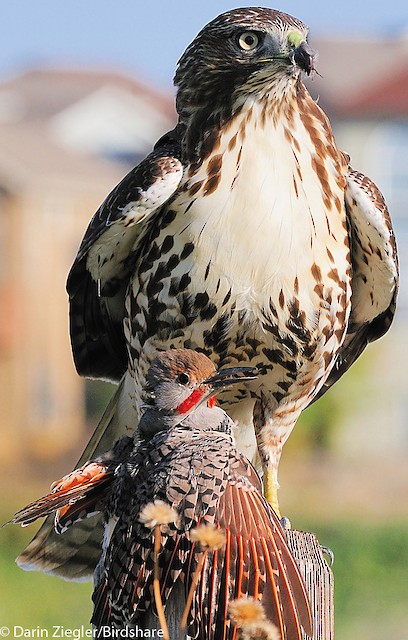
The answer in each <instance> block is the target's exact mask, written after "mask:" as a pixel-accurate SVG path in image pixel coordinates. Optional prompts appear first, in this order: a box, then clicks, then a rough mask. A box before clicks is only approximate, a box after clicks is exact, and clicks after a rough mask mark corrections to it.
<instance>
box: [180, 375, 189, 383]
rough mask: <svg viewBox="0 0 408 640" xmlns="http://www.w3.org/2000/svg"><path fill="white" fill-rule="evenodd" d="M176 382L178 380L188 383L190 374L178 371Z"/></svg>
mask: <svg viewBox="0 0 408 640" xmlns="http://www.w3.org/2000/svg"><path fill="white" fill-rule="evenodd" d="M177 382H179V383H180V384H188V383H189V382H190V376H189V375H188V373H180V375H179V376H178V378H177Z"/></svg>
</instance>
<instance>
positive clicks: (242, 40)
mask: <svg viewBox="0 0 408 640" xmlns="http://www.w3.org/2000/svg"><path fill="white" fill-rule="evenodd" d="M258 43H259V38H258V36H257V35H256V33H254V31H244V33H241V35H239V36H238V45H239V46H240V47H241V49H243V50H244V51H252V50H253V49H256V47H257V46H258Z"/></svg>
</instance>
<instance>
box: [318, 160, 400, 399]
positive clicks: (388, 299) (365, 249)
mask: <svg viewBox="0 0 408 640" xmlns="http://www.w3.org/2000/svg"><path fill="white" fill-rule="evenodd" d="M345 200H346V209H347V214H348V224H349V235H350V252H351V263H352V270H353V279H352V299H351V314H350V321H349V326H348V330H347V334H346V338H345V341H344V343H343V346H342V347H341V349H340V351H339V354H338V356H337V360H336V363H335V366H334V368H333V369H332V371H331V373H330V375H329V377H328V379H327V380H326V383H325V385H324V386H323V388H322V390H321V392H320V394H319V396H318V397H320V396H321V395H322V394H323V393H324V392H325V391H326V390H327V389H328V388H329V387H331V385H332V384H334V382H336V381H337V380H338V379H339V378H340V377H341V376H342V375H343V373H345V372H346V371H347V370H348V369H349V367H350V366H351V365H352V364H353V362H355V360H357V358H358V357H359V355H360V354H361V353H362V352H363V351H364V349H365V348H366V346H367V345H368V344H369V343H370V342H373V341H374V340H377V339H378V338H381V336H383V335H384V334H385V333H386V332H387V331H388V329H389V327H390V325H391V323H392V320H393V317H394V314H395V307H396V299H397V293H398V280H399V273H398V255H397V246H396V242H395V235H394V230H393V227H392V223H391V218H390V214H389V212H388V208H387V205H386V204H385V201H384V198H383V196H382V194H381V192H380V191H379V189H378V187H377V186H376V185H375V184H374V183H373V182H372V181H371V180H370V178H367V176H365V175H363V174H362V173H358V172H357V171H354V170H353V169H351V167H349V173H348V177H347V187H346V190H345Z"/></svg>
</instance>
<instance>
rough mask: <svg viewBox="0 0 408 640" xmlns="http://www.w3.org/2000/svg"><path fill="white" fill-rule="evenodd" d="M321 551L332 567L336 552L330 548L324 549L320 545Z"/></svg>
mask: <svg viewBox="0 0 408 640" xmlns="http://www.w3.org/2000/svg"><path fill="white" fill-rule="evenodd" d="M320 550H321V552H322V553H323V554H324V555H325V556H327V558H328V565H329V566H330V567H332V566H333V564H334V552H333V551H332V550H331V549H330V547H324V546H323V545H320Z"/></svg>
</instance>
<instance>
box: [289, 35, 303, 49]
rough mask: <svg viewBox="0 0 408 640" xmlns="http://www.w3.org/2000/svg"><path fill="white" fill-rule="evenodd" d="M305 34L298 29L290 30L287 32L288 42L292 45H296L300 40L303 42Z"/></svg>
mask: <svg viewBox="0 0 408 640" xmlns="http://www.w3.org/2000/svg"><path fill="white" fill-rule="evenodd" d="M304 40H305V36H304V34H303V33H301V32H300V31H290V32H289V33H288V42H289V44H290V45H292V46H293V47H295V48H296V47H298V46H299V45H300V44H301V43H302V42H304Z"/></svg>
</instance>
